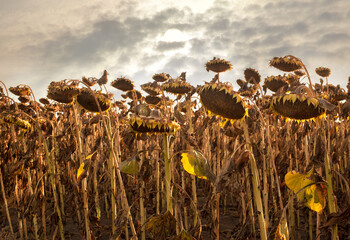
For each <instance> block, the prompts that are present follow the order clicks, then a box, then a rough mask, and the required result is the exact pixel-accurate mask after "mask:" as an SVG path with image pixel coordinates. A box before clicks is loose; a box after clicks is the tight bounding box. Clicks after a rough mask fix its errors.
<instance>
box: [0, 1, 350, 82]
mask: <svg viewBox="0 0 350 240" xmlns="http://www.w3.org/2000/svg"><path fill="white" fill-rule="evenodd" d="M36 1H37V5H36V6H39V7H41V10H40V11H44V10H45V6H46V5H47V4H46V5H43V3H42V0H36ZM39 3H40V4H39ZM101 3H102V1H101ZM123 3H124V4H119V5H118V4H116V3H115V1H107V2H106V4H105V5H103V4H97V5H96V4H86V5H84V6H82V8H81V9H79V8H77V6H78V5H77V4H78V2H77V1H74V4H72V7H71V8H69V9H70V10H69V11H68V10H67V13H69V14H72V13H76V15H74V16H78V17H68V16H67V15H65V12H64V11H60V12H59V14H58V15H59V17H60V20H62V19H67V20H66V22H65V23H64V24H61V22H60V21H57V19H56V23H55V21H53V20H54V19H55V18H48V16H47V15H45V14H43V13H42V12H41V13H40V14H37V15H35V18H34V19H39V17H40V16H45V19H46V18H47V19H48V20H47V24H46V25H45V24H44V23H42V22H37V23H35V22H34V23H35V24H34V25H33V26H39V25H40V24H42V25H43V28H40V27H35V28H34V27H33V28H28V29H29V30H28V29H27V30H26V27H23V26H22V27H20V28H18V29H21V30H18V31H17V30H16V31H10V30H8V31H2V32H1V33H0V36H1V37H2V39H4V40H5V43H4V41H2V42H0V52H1V54H2V56H1V58H0V64H1V65H2V66H3V67H2V69H1V70H0V78H2V79H4V78H6V79H9V80H7V81H11V84H12V83H14V82H15V81H14V80H16V81H17V82H18V83H19V81H22V79H24V78H28V82H29V83H32V82H36V84H37V86H39V87H40V86H45V84H46V86H47V85H48V83H49V81H57V80H60V79H64V78H71V77H72V78H79V77H80V76H82V75H87V76H91V75H96V76H97V75H98V76H99V75H100V74H101V72H102V71H103V69H107V71H109V72H110V73H111V75H112V76H111V78H113V75H114V76H119V75H121V74H122V75H130V76H132V77H135V81H140V83H141V81H144V80H145V79H151V76H152V75H153V74H154V73H155V71H157V72H158V71H159V72H169V73H170V74H171V75H172V76H173V75H179V74H180V73H181V72H182V71H186V72H187V76H188V78H189V79H190V78H192V79H194V81H197V82H198V84H202V83H203V82H202V81H203V80H207V81H208V80H210V79H211V77H212V75H211V73H207V72H206V71H205V68H204V64H205V62H206V61H208V60H210V59H212V57H214V56H216V57H220V58H225V59H227V60H229V61H231V62H232V64H233V67H234V68H233V70H232V71H230V72H227V73H225V74H223V79H226V78H227V79H230V80H231V81H232V80H235V79H237V78H241V77H242V73H243V70H244V69H245V68H247V67H254V68H257V69H258V70H259V71H260V73H261V74H262V76H264V75H265V76H266V75H268V74H271V72H272V71H271V68H269V66H268V61H269V60H270V59H271V58H272V57H274V56H284V55H288V54H293V55H295V56H297V57H300V58H301V59H302V60H303V61H304V62H305V63H307V66H310V68H311V69H313V68H315V67H317V66H320V65H327V63H329V66H330V65H332V67H333V69H332V74H333V73H334V74H335V75H337V78H338V79H344V78H345V76H346V75H349V73H348V72H346V71H348V69H349V68H350V67H349V62H350V55H349V49H350V42H349V41H348V39H349V36H350V30H349V29H348V26H349V25H350V18H349V15H350V12H349V11H348V10H347V9H350V2H348V1H345V0H338V1H331V2H329V1H326V0H320V1H317V2H313V1H306V0H296V1H292V2H291V1H272V0H269V1H263V2H261V1H257V0H249V1H246V2H244V3H242V4H239V3H237V2H232V1H228V0H218V1H211V2H210V3H209V2H208V3H206V8H205V10H203V11H194V10H193V9H191V5H188V4H186V3H185V1H184V2H182V3H181V4H180V5H179V6H181V7H179V6H176V5H174V4H171V5H163V4H161V3H158V2H156V1H152V2H151V3H152V4H150V6H152V8H154V9H149V8H150V7H147V6H148V5H147V4H145V3H140V2H138V1H123ZM198 4H199V3H198ZM122 5H123V6H122ZM121 6H122V10H118V9H121V8H120V7H121ZM169 6H170V7H169ZM93 7H97V9H98V10H97V12H96V14H95V13H94V14H92V9H93ZM9 8H10V9H11V14H12V15H13V16H16V15H15V14H16V11H15V8H14V7H13V6H10V5H9ZM67 9H68V7H67ZM23 11H24V10H23V9H21V10H20V13H22V12H23ZM38 11H39V10H38ZM0 12H1V10H0ZM2 12H5V10H2ZM12 15H11V16H12ZM32 15H33V14H32ZM6 16H7V18H6V19H5V20H4V22H6V23H11V22H13V21H12V20H14V17H10V14H7V15H6ZM64 16H66V18H64ZM26 19H28V18H27V17H26ZM18 21H19V22H21V21H22V20H20V19H19V20H18ZM33 21H34V20H33ZM21 23H22V22H21ZM38 23H40V24H39V25H38ZM1 26H2V25H1ZM33 29H34V30H33ZM169 29H178V30H179V31H181V32H182V33H183V34H184V35H186V36H188V37H187V39H185V40H182V39H181V40H176V41H172V42H171V41H165V40H164V39H162V38H161V37H162V36H164V34H165V33H166V32H167V30H169ZM26 36H28V37H29V38H26ZM28 39H29V40H28ZM344 65H345V66H346V67H343V66H344ZM337 66H339V67H338V68H337ZM340 66H341V67H340ZM337 69H339V73H338V70H337ZM15 70H16V71H15ZM205 76H206V77H205ZM226 76H227V77H226ZM228 76H229V77H228ZM203 78H206V79H203ZM335 79H336V78H335ZM17 82H16V83H17ZM37 82H40V84H38V83H37ZM33 85H34V84H33Z"/></svg>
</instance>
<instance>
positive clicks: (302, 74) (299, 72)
mask: <svg viewBox="0 0 350 240" xmlns="http://www.w3.org/2000/svg"><path fill="white" fill-rule="evenodd" d="M294 74H295V75H297V76H298V77H302V76H304V75H305V73H304V72H303V71H301V70H295V71H294Z"/></svg>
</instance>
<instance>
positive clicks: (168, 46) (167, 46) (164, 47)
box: [156, 41, 186, 51]
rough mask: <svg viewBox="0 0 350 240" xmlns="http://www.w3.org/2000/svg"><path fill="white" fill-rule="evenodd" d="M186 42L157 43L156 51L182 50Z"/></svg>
mask: <svg viewBox="0 0 350 240" xmlns="http://www.w3.org/2000/svg"><path fill="white" fill-rule="evenodd" d="M185 44H186V42H164V41H159V42H158V44H157V46H156V50H158V51H168V50H174V49H179V48H183V47H184V46H185Z"/></svg>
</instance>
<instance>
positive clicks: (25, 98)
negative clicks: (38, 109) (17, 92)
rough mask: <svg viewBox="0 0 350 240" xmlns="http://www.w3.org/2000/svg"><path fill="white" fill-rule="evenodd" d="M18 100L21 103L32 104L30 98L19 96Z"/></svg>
mask: <svg viewBox="0 0 350 240" xmlns="http://www.w3.org/2000/svg"><path fill="white" fill-rule="evenodd" d="M18 100H19V101H20V102H21V103H29V102H30V97H29V96H19V97H18Z"/></svg>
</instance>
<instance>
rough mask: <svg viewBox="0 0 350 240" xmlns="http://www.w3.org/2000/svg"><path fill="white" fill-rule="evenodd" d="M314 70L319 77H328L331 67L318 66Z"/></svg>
mask: <svg viewBox="0 0 350 240" xmlns="http://www.w3.org/2000/svg"><path fill="white" fill-rule="evenodd" d="M315 72H316V73H317V74H318V75H319V76H321V77H329V75H330V74H331V69H329V68H327V67H318V68H316V69H315Z"/></svg>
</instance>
